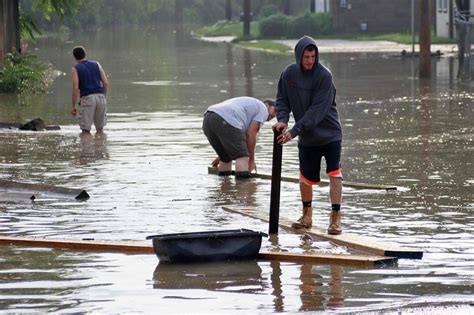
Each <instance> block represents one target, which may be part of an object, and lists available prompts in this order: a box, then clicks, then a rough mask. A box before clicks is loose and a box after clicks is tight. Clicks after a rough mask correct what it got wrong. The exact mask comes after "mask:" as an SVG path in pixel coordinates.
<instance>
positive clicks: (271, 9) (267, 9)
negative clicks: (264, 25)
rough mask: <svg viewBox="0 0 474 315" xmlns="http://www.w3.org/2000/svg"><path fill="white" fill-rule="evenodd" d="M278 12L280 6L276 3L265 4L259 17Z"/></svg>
mask: <svg viewBox="0 0 474 315" xmlns="http://www.w3.org/2000/svg"><path fill="white" fill-rule="evenodd" d="M277 13H278V7H277V6H276V5H274V4H265V5H264V6H263V7H262V8H261V9H260V13H259V18H261V19H262V18H266V17H269V16H270V15H273V14H277Z"/></svg>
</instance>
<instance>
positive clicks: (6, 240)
mask: <svg viewBox="0 0 474 315" xmlns="http://www.w3.org/2000/svg"><path fill="white" fill-rule="evenodd" d="M0 245H7V246H8V245H13V246H26V247H45V248H61V249H71V250H79V251H95V252H121V253H125V254H153V253H154V249H153V245H152V244H146V243H138V242H137V243H133V242H108V241H98V240H61V239H46V238H38V237H15V236H0ZM257 259H259V260H276V261H290V262H301V263H302V262H312V263H316V264H334V265H344V266H354V267H378V266H391V265H394V264H395V263H396V262H397V258H394V257H383V256H377V255H348V254H326V253H322V254H313V253H311V254H292V253H286V252H285V253H284V252H259V253H258V255H257Z"/></svg>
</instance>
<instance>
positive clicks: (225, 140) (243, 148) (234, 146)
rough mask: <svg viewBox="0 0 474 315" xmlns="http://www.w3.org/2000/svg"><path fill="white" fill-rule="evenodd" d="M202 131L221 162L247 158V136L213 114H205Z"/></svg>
mask: <svg viewBox="0 0 474 315" xmlns="http://www.w3.org/2000/svg"><path fill="white" fill-rule="evenodd" d="M202 130H203V131H204V134H205V135H206V137H207V139H208V140H209V143H210V144H211V146H212V148H213V149H214V151H216V153H217V155H218V156H219V159H220V160H221V161H222V162H230V161H232V160H236V159H238V158H240V157H244V156H249V152H248V150H247V135H246V134H245V132H244V131H242V130H240V129H238V128H235V127H233V126H231V125H229V124H228V123H227V122H226V121H225V120H224V119H223V118H222V117H221V116H219V115H218V114H216V113H214V112H206V114H204V120H203V123H202Z"/></svg>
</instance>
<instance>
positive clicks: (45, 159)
mask: <svg viewBox="0 0 474 315" xmlns="http://www.w3.org/2000/svg"><path fill="white" fill-rule="evenodd" d="M75 44H83V45H85V46H86V48H88V50H89V53H90V58H91V59H98V60H100V61H101V63H102V65H103V66H104V68H105V70H106V71H107V73H108V74H109V78H110V83H111V94H110V98H109V124H108V126H107V128H106V134H105V136H103V137H97V136H92V137H90V138H80V137H79V129H78V126H77V125H76V121H75V119H74V118H72V117H71V116H69V106H70V105H69V104H70V88H71V84H70V77H69V69H70V67H71V66H72V65H73V60H72V57H71V56H70V53H69V52H70V49H71V47H72V46H73V45H75ZM37 53H38V54H39V55H40V56H41V57H43V58H46V59H48V60H50V62H51V63H53V64H54V66H55V67H56V68H57V69H58V70H60V71H62V72H64V76H61V77H59V78H58V79H57V80H56V81H55V82H54V83H53V85H52V86H51V89H50V92H49V93H48V94H47V95H39V96H28V97H26V96H20V97H17V96H5V95H0V104H1V106H0V121H16V122H25V121H26V120H29V119H32V118H35V117H41V118H43V119H44V120H45V121H46V122H47V123H49V124H53V125H60V126H61V130H60V131H49V132H18V131H12V130H0V178H2V179H8V180H15V181H23V182H30V183H45V184H53V185H59V186H66V187H71V188H85V189H86V190H87V191H88V193H89V194H90V195H91V199H89V200H88V201H87V202H76V201H71V200H70V199H64V198H47V196H46V197H45V198H42V199H40V200H38V201H36V202H35V203H32V202H31V201H30V200H29V199H22V198H10V199H8V198H6V197H5V198H4V199H7V200H2V201H1V202H0V222H1V224H0V233H1V234H4V235H12V236H44V237H56V238H64V239H82V238H94V239H96V240H112V241H122V240H132V241H144V239H145V237H146V236H147V235H151V234H159V233H173V232H183V231H203V230H213V229H233V228H242V227H243V228H250V229H254V230H259V231H267V230H268V226H267V224H265V223H262V222H260V221H257V220H253V219H250V218H246V217H243V216H239V215H236V214H229V213H226V212H224V211H223V210H222V209H221V206H223V205H226V206H231V207H250V208H255V209H256V211H268V208H269V200H270V197H269V196H270V182H269V181H266V180H259V179H253V180H250V181H247V182H235V180H233V179H220V178H218V177H216V176H214V175H208V174H207V166H208V165H209V163H210V161H211V160H212V159H213V157H214V153H213V151H212V149H211V148H210V146H209V145H208V144H207V141H206V139H205V137H204V136H203V134H202V131H201V118H202V117H201V116H202V113H203V111H204V110H205V109H206V107H207V106H208V105H210V104H212V103H215V102H218V101H221V100H223V99H225V98H228V97H233V96H239V95H251V96H255V97H258V98H267V97H274V96H275V89H276V82H277V78H278V75H279V73H280V71H281V69H282V68H283V67H284V66H285V65H286V64H287V63H289V62H291V61H292V56H285V55H277V54H270V53H262V52H255V51H247V50H241V49H239V48H236V47H233V46H228V45H225V44H215V43H203V42H199V41H196V40H190V39H187V38H182V37H178V36H175V35H173V33H170V32H161V31H142V30H140V31H133V30H132V31H131V30H128V31H116V32H114V33H109V32H99V33H96V34H79V35H77V36H76V37H73V36H71V37H70V38H63V39H61V40H60V39H46V40H42V41H40V43H39V44H38V51H37ZM321 61H322V62H323V63H324V64H326V65H327V66H328V67H329V68H330V69H331V70H332V72H333V74H334V77H335V82H336V85H337V88H338V106H339V110H340V113H341V118H342V122H343V126H344V132H345V142H344V148H343V155H344V157H343V167H344V174H345V179H346V180H348V181H354V182H363V183H377V184H393V185H397V186H398V187H400V189H399V190H398V191H397V192H385V191H373V190H356V189H351V188H344V206H343V207H344V219H343V227H344V229H345V231H347V232H353V233H362V234H366V235H371V236H375V237H378V238H379V239H381V240H386V241H394V242H397V243H399V244H402V245H405V246H413V247H417V248H422V249H423V250H424V252H425V255H424V257H423V259H422V260H419V261H413V260H400V261H399V263H398V265H397V266H395V267H389V268H378V269H358V268H349V267H339V266H327V265H311V264H298V263H283V262H282V263H279V262H266V261H259V262H242V263H222V264H221V263H219V264H213V265H198V266H195V265H190V266H185V267H183V266H181V267H176V266H162V265H158V260H157V258H156V257H155V256H153V255H123V254H104V253H83V252H75V251H64V250H51V249H42V248H41V249H40V248H26V247H14V246H11V247H8V246H1V247H0V279H1V281H0V310H3V311H5V312H9V311H11V312H13V311H14V312H22V311H24V312H25V311H26V312H28V311H44V312H60V311H64V312H98V313H127V312H135V313H136V312H141V313H149V314H150V313H163V312H165V313H196V312H199V313H273V312H298V311H322V310H326V311H328V310H336V311H339V312H351V311H377V310H381V309H386V308H388V309H391V310H396V309H398V308H405V309H407V308H416V307H421V312H425V313H430V312H436V311H437V310H441V312H442V311H443V310H447V308H448V309H449V310H454V311H456V312H458V311H459V312H466V313H468V312H472V311H473V307H472V306H469V304H470V303H471V305H472V303H473V302H474V301H473V293H474V289H473V284H474V278H473V276H472V274H473V270H474V264H473V262H472V261H473V259H474V236H473V232H474V223H473V222H474V220H473V217H474V213H473V199H472V193H473V185H474V176H473V165H472V163H473V149H474V148H473V142H472V140H473V125H472V121H473V119H474V113H473V107H472V103H473V98H474V91H473V87H472V85H463V84H460V83H459V82H458V81H457V80H456V78H455V74H456V71H457V66H456V62H457V61H456V60H455V59H453V58H447V57H446V58H440V59H434V65H433V67H434V68H433V69H434V73H436V74H437V76H436V78H433V80H432V81H431V82H430V83H426V82H420V81H419V80H418V79H417V78H416V77H417V74H416V68H417V62H416V61H413V60H411V59H401V58H398V57H392V56H390V55H388V54H366V53H364V54H356V53H355V54H327V55H322V56H321ZM270 127H271V124H266V126H265V128H264V130H262V131H261V133H260V136H259V144H258V149H257V165H258V170H259V172H262V173H271V152H272V141H273V136H272V133H271V129H270ZM296 152H297V151H296V143H293V144H291V145H288V146H285V148H284V154H283V155H284V156H283V159H284V160H283V173H284V175H288V176H296V175H297V155H296ZM327 193H328V191H327V188H324V187H320V188H316V189H315V198H314V202H315V207H316V208H317V209H318V210H317V211H316V213H315V218H314V219H315V221H316V225H318V226H326V225H327V221H328V198H327ZM298 196H299V193H298V186H297V185H296V184H292V183H282V191H281V208H280V215H281V216H284V217H290V218H296V217H297V216H298V215H299V207H300V202H299V197H298ZM263 247H264V248H265V249H273V248H275V247H278V248H281V249H283V250H288V251H291V252H307V251H310V252H311V251H313V252H346V251H347V249H345V248H338V247H334V246H333V245H331V244H329V243H327V242H323V241H314V242H308V241H305V240H303V239H302V238H301V236H300V235H294V234H289V233H286V232H284V231H281V232H280V234H279V237H278V240H277V241H276V243H275V242H270V241H269V240H267V239H264V243H263ZM131 301H133V303H131ZM438 307H439V309H438Z"/></svg>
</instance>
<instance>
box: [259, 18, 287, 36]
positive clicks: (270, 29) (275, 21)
mask: <svg viewBox="0 0 474 315" xmlns="http://www.w3.org/2000/svg"><path fill="white" fill-rule="evenodd" d="M290 22H291V19H290V18H289V17H288V16H286V15H284V14H281V13H277V14H273V15H270V16H269V17H267V18H264V19H262V20H261V21H260V36H261V37H264V38H282V37H287V36H288V29H289V28H290Z"/></svg>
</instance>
